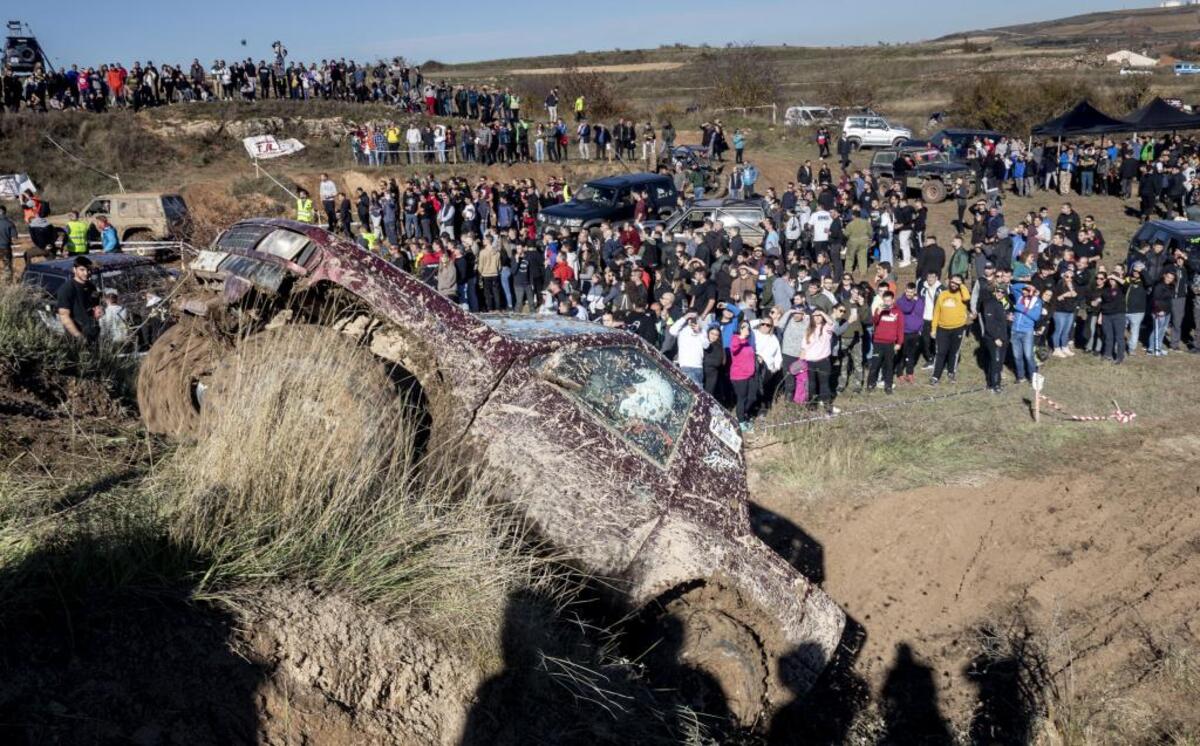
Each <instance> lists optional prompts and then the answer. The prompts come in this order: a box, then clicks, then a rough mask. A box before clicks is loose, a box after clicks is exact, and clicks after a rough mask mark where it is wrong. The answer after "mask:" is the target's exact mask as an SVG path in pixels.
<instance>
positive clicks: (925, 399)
mask: <svg viewBox="0 0 1200 746" xmlns="http://www.w3.org/2000/svg"><path fill="white" fill-rule="evenodd" d="M988 390H989V389H988V387H987V386H979V387H977V388H970V389H963V390H962V391H954V392H951V393H949V394H936V395H932V396H922V397H918V398H916V399H902V400H900V401H894V402H889V403H887V404H880V405H878V406H874V407H863V408H860V409H854V410H848V411H843V412H840V413H839V414H835V415H829V414H820V415H811V416H809V417H802V418H799V419H795V420H787V421H785V422H771V423H768V424H765V425H762V426H760V428H759V429H761V430H778V429H780V428H785V427H794V426H796V425H804V424H807V423H809V422H820V421H829V420H832V419H837V418H840V417H854V416H857V415H861V414H871V413H873V412H883V411H887V410H889V409H900V408H902V407H910V406H913V405H915V404H925V403H929V402H935V401H943V400H945V399H954V398H956V397H959V396H967V395H969V394H978V393H981V392H983V391H988Z"/></svg>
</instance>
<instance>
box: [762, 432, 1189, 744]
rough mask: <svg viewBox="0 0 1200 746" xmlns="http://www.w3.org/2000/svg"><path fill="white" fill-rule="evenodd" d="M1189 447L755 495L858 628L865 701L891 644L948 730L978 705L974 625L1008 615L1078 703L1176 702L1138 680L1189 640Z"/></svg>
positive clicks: (879, 685)
mask: <svg viewBox="0 0 1200 746" xmlns="http://www.w3.org/2000/svg"><path fill="white" fill-rule="evenodd" d="M1162 431H1163V432H1172V429H1171V428H1169V427H1167V428H1163V430H1162ZM1174 432H1184V430H1183V429H1182V428H1177V429H1174ZM1198 452H1200V437H1197V436H1195V435H1182V436H1175V437H1167V438H1163V439H1155V440H1145V441H1143V440H1142V439H1141V438H1131V442H1130V443H1129V448H1128V449H1127V450H1126V451H1124V452H1122V453H1119V454H1114V455H1113V456H1112V457H1111V459H1110V460H1108V461H1107V462H1105V461H1100V462H1098V463H1096V464H1095V467H1096V468H1095V469H1093V470H1089V471H1087V472H1081V471H1080V470H1079V469H1078V466H1079V465H1077V464H1064V465H1063V467H1064V468H1065V469H1070V471H1069V472H1064V473H1050V474H1047V475H1046V476H1045V477H1044V478H1042V479H1039V480H1011V479H1001V480H999V481H995V482H991V483H988V484H984V485H980V486H973V487H952V488H933V489H918V490H912V491H908V492H898V493H889V492H886V491H885V492H883V493H882V494H879V495H876V496H873V497H870V498H867V499H860V500H853V501H846V502H829V501H827V502H822V503H818V504H815V505H797V504H795V502H794V501H792V500H789V499H788V498H787V497H786V496H783V495H779V494H771V492H770V488H769V485H766V486H764V493H765V494H763V495H762V498H761V499H762V501H763V505H764V507H766V508H768V509H770V510H772V511H775V512H776V513H779V514H780V515H782V516H784V517H786V518H788V519H790V520H792V521H794V522H795V523H796V524H798V525H800V526H803V527H804V531H805V532H807V534H808V535H809V536H811V541H812V542H813V544H814V546H813V547H810V550H809V551H808V552H807V554H808V556H810V557H812V556H816V557H819V558H823V562H821V563H820V566H819V567H817V568H815V571H816V572H821V573H822V574H823V575H824V578H825V583H824V587H825V589H826V590H827V591H828V592H829V593H830V594H831V595H832V596H833V598H835V599H836V600H837V601H838V602H839V603H840V604H842V606H843V607H844V608H845V609H846V610H847V612H848V613H849V614H850V615H851V616H853V617H854V618H855V619H856V620H857V621H858V622H859V623H860V624H862V625H863V627H864V628H865V630H866V641H865V644H864V645H863V648H862V653H861V655H860V657H859V660H858V667H857V670H858V671H859V672H860V673H861V674H862V675H863V676H864V677H865V678H866V679H867V680H868V682H869V684H870V685H871V687H872V688H873V689H874V690H875V691H876V693H877V695H880V694H882V693H883V690H884V689H886V687H887V682H888V679H889V677H890V676H891V674H892V672H893V671H894V669H895V662H896V660H897V657H898V654H899V653H898V651H900V649H901V646H903V645H907V646H909V647H910V648H911V649H912V651H913V653H914V655H915V658H916V660H917V662H918V664H920V665H924V666H928V667H929V668H930V669H932V674H933V680H934V681H935V682H936V689H937V692H938V695H939V698H940V702H941V708H942V711H943V712H944V713H946V714H948V715H950V716H951V717H952V718H953V719H955V720H956V721H957V722H958V723H960V724H962V723H963V722H964V721H966V720H969V715H970V712H971V711H972V709H973V708H974V707H975V705H976V702H977V698H978V692H977V690H976V689H977V688H976V687H974V686H972V684H971V681H970V677H969V675H968V673H969V670H968V669H969V666H970V663H971V660H972V658H973V656H974V655H975V654H976V653H977V652H978V650H979V648H978V645H977V643H978V636H977V631H978V630H979V629H981V628H983V627H986V626H989V625H993V626H1000V627H1004V626H1006V625H1008V624H1010V623H1011V622H1013V620H1014V619H1016V618H1018V617H1022V618H1023V619H1024V620H1025V621H1026V622H1028V623H1029V624H1031V625H1033V626H1035V627H1036V628H1038V630H1039V632H1040V634H1042V635H1043V636H1044V638H1045V639H1048V640H1050V648H1049V650H1048V653H1049V654H1050V656H1051V659H1052V660H1051V663H1053V664H1054V665H1055V670H1058V669H1059V668H1061V666H1064V665H1066V664H1067V662H1068V661H1069V660H1073V663H1072V664H1071V670H1070V673H1071V674H1072V675H1073V681H1074V683H1075V684H1076V686H1077V692H1078V693H1079V694H1080V695H1081V697H1082V698H1085V699H1087V700H1089V702H1090V704H1091V705H1092V706H1099V703H1103V702H1110V703H1111V702H1113V701H1118V700H1119V701H1123V702H1124V701H1131V700H1136V699H1138V698H1139V697H1143V698H1145V697H1154V698H1161V697H1170V696H1173V695H1174V694H1177V692H1172V691H1171V687H1170V686H1166V687H1163V686H1162V685H1161V684H1162V682H1161V681H1158V680H1157V679H1155V677H1154V674H1155V673H1156V672H1157V671H1158V669H1159V668H1160V667H1161V663H1162V661H1163V659H1164V658H1165V657H1167V656H1168V655H1169V653H1170V651H1171V650H1172V649H1174V648H1176V647H1178V646H1179V645H1181V644H1183V645H1195V644H1196V641H1197V639H1200V638H1198V636H1197V632H1198V630H1197V629H1196V628H1195V622H1194V609H1195V604H1196V598H1197V597H1198V593H1200V542H1197V540H1196V538H1195V537H1196V536H1197V535H1198V533H1200V513H1198V511H1197V510H1196V508H1195V502H1194V501H1195V496H1196V495H1198V494H1200V475H1198V474H1197V473H1196V471H1195V469H1194V467H1193V463H1194V459H1195V455H1196V454H1197V453H1198ZM1081 455H1082V454H1081ZM1156 681H1158V685H1157V686H1156V685H1155V682H1156ZM1150 687H1154V688H1150ZM1139 689H1144V691H1139ZM1185 711H1186V708H1185Z"/></svg>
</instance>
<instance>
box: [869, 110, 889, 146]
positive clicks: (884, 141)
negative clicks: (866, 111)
mask: <svg viewBox="0 0 1200 746" xmlns="http://www.w3.org/2000/svg"><path fill="white" fill-rule="evenodd" d="M863 142H864V143H866V144H868V145H891V144H892V140H891V137H890V136H889V135H888V124H887V122H885V121H884V120H883V119H882V118H880V117H868V118H867V121H866V134H865V135H864V136H863Z"/></svg>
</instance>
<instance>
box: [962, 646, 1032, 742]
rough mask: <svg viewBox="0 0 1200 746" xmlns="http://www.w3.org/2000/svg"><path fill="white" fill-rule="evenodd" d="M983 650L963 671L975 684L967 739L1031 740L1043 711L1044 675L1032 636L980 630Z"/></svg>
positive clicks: (990, 740) (993, 740)
mask: <svg viewBox="0 0 1200 746" xmlns="http://www.w3.org/2000/svg"><path fill="white" fill-rule="evenodd" d="M980 633H981V634H980V638H981V640H982V641H983V643H984V645H983V650H981V652H980V653H979V654H978V655H976V656H975V657H974V658H973V659H971V661H970V662H969V663H968V664H967V665H966V667H965V668H964V670H963V674H964V675H965V676H966V677H967V680H968V681H970V682H971V683H972V684H973V685H974V686H975V689H976V692H977V695H976V696H977V698H978V703H977V704H976V707H975V712H974V714H973V715H972V717H971V725H970V737H971V743H972V744H977V745H986V746H1008V745H1009V744H1013V745H1014V746H1015V745H1016V744H1026V743H1033V742H1034V740H1035V736H1036V733H1035V724H1036V723H1037V721H1038V718H1039V716H1040V715H1041V713H1043V712H1044V702H1043V697H1042V692H1043V691H1044V688H1045V683H1046V681H1047V680H1048V678H1049V674H1048V672H1047V671H1046V667H1045V662H1044V660H1043V659H1042V656H1041V655H1040V654H1039V652H1038V650H1037V648H1036V646H1034V645H1033V644H1032V640H1033V635H1032V633H1030V632H1029V631H1028V630H1025V629H1022V630H1019V631H1016V632H1015V634H1009V635H999V634H997V633H996V632H995V631H993V630H991V629H983V630H981V631H980Z"/></svg>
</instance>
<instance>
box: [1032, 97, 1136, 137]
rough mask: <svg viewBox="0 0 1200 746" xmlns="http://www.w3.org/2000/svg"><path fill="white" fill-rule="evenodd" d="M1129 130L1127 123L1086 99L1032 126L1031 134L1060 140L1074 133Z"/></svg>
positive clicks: (1094, 133) (1091, 133)
mask: <svg viewBox="0 0 1200 746" xmlns="http://www.w3.org/2000/svg"><path fill="white" fill-rule="evenodd" d="M1130 131H1131V130H1130V129H1129V124H1128V123H1126V122H1123V121H1121V120H1120V119H1113V118H1112V117H1110V116H1109V115H1107V114H1105V113H1104V112H1102V111H1100V110H1099V109H1097V108H1096V107H1094V106H1092V105H1091V104H1090V103H1088V102H1087V101H1080V102H1079V103H1078V104H1076V105H1075V107H1074V108H1073V109H1071V110H1070V111H1068V112H1067V113H1066V114H1063V115H1061V116H1057V117H1055V118H1054V119H1051V120H1049V121H1047V122H1042V123H1041V124H1039V125H1037V126H1036V127H1034V128H1033V134H1035V135H1037V136H1039V137H1057V138H1059V139H1060V140H1061V139H1062V138H1064V137H1074V136H1075V135H1099V134H1102V133H1105V132H1130Z"/></svg>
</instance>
